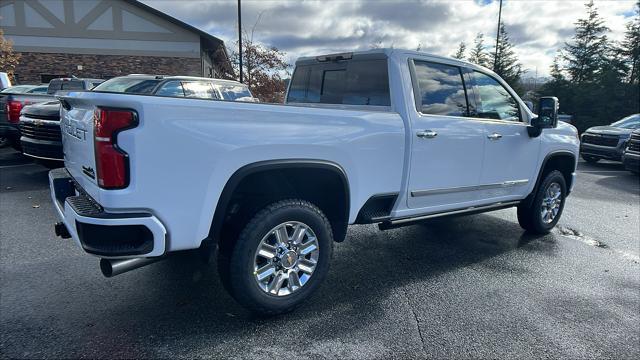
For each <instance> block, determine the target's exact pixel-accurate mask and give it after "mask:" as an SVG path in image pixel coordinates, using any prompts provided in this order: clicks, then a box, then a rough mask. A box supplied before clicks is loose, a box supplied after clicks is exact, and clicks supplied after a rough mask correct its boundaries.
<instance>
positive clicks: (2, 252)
mask: <svg viewBox="0 0 640 360" xmlns="http://www.w3.org/2000/svg"><path fill="white" fill-rule="evenodd" d="M54 222H56V217H55V214H54V210H53V208H52V205H51V200H50V197H49V190H48V184H47V169H45V168H44V167H41V166H39V165H35V164H32V163H30V161H29V160H27V159H25V158H24V157H22V156H20V155H19V154H17V153H15V152H13V151H11V150H9V149H0V327H1V329H0V354H1V356H2V357H3V358H41V357H48V358H81V357H82V358H132V357H147V358H176V357H181V358H194V357H233V358H238V357H240V358H341V359H342V358H416V357H426V358H505V357H535V358H541V357H545V358H549V357H550V358H558V357H565V358H572V359H577V358H581V359H582V358H616V359H619V358H638V357H639V356H640V184H639V180H638V176H637V175H633V174H631V173H628V172H626V171H624V170H623V169H622V168H621V167H620V165H619V164H615V163H611V162H603V163H601V164H596V165H587V164H585V163H580V165H579V174H578V183H577V185H576V187H575V190H574V193H573V194H572V195H571V196H570V198H569V199H568V202H567V206H566V208H565V212H564V215H563V218H562V219H561V221H560V224H559V225H560V226H559V228H558V229H557V231H555V232H553V233H552V234H549V235H547V236H544V237H532V236H530V235H528V234H526V233H524V232H523V231H522V230H521V228H520V227H519V226H518V224H517V221H516V217H515V210H513V209H510V210H502V211H498V212H494V213H489V214H480V215H473V216H468V217H459V218H451V219H442V220H438V221H431V222H428V223H425V224H420V225H414V226H409V227H405V228H400V229H395V230H390V231H386V232H381V231H378V230H377V228H376V227H375V226H354V227H352V228H350V230H349V234H348V238H347V240H346V241H345V242H344V243H340V244H336V246H335V252H334V258H333V260H332V264H331V269H330V273H329V276H328V279H327V281H326V282H325V283H324V284H323V286H322V287H321V289H320V290H319V291H318V292H317V293H316V294H315V296H314V297H313V298H312V299H311V300H310V301H309V302H308V303H307V304H305V305H304V306H303V307H301V308H300V309H298V310H297V311H295V312H294V313H292V314H288V315H285V316H281V317H276V318H268V319H264V318H255V317H252V316H251V315H250V314H249V313H247V312H246V311H245V310H244V309H243V308H241V307H240V306H238V305H237V304H236V303H235V302H234V301H233V300H232V299H231V298H230V297H229V296H228V295H227V294H226V293H225V292H224V290H223V288H222V285H221V284H220V281H219V280H218V277H217V273H216V271H215V265H208V266H207V265H204V264H201V263H200V262H198V261H196V259H195V256H194V255H193V254H189V253H185V254H181V255H180V256H176V257H174V258H172V259H169V260H167V261H164V262H159V263H156V264H153V265H150V266H148V267H145V268H142V269H139V270H136V271H133V272H130V273H126V274H123V275H120V276H117V277H114V278H111V279H106V278H104V277H103V276H102V275H101V273H100V271H99V268H98V260H97V259H96V258H94V257H91V256H88V255H85V254H84V253H83V252H82V251H81V250H80V249H79V248H77V247H76V246H75V245H74V243H72V242H71V241H69V240H62V239H59V238H56V237H55V236H54V235H53V231H52V224H53V223H54Z"/></svg>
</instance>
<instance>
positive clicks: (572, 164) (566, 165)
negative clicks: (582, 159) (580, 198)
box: [523, 150, 577, 206]
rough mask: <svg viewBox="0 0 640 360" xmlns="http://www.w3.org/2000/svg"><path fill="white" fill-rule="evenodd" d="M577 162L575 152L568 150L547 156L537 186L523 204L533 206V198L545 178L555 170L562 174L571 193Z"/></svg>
mask: <svg viewBox="0 0 640 360" xmlns="http://www.w3.org/2000/svg"><path fill="white" fill-rule="evenodd" d="M576 162H577V158H576V155H575V154H574V153H573V152H571V151H568V150H558V151H553V152H550V153H549V154H547V155H546V156H545V158H544V160H542V164H541V166H540V169H539V170H538V176H537V178H536V184H535V186H534V187H533V190H532V191H531V193H530V194H529V196H527V198H525V199H524V200H523V202H524V203H525V204H526V205H527V206H530V205H531V203H532V202H533V198H534V197H535V194H536V192H537V191H538V188H539V186H540V183H541V182H542V180H543V179H544V176H545V175H546V174H548V173H549V172H550V171H553V170H558V171H560V172H561V173H562V175H563V176H564V179H565V182H566V185H567V191H569V189H571V185H572V182H573V175H572V174H573V172H574V171H575V169H576ZM567 195H569V192H567Z"/></svg>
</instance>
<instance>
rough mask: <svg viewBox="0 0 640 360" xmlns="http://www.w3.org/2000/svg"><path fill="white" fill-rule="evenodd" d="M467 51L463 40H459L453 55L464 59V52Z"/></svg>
mask: <svg viewBox="0 0 640 360" xmlns="http://www.w3.org/2000/svg"><path fill="white" fill-rule="evenodd" d="M466 51H467V44H465V43H464V41H460V45H458V51H456V53H455V54H454V55H453V57H454V58H456V59H460V60H462V59H464V53H465V52H466Z"/></svg>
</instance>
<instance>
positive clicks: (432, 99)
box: [414, 61, 468, 116]
mask: <svg viewBox="0 0 640 360" xmlns="http://www.w3.org/2000/svg"><path fill="white" fill-rule="evenodd" d="M414 65H415V77H416V79H415V81H417V84H416V85H417V88H418V92H419V93H418V94H417V95H418V101H417V102H418V109H419V110H420V112H421V113H424V114H433V115H448V116H467V114H468V109H467V98H466V95H465V90H464V83H463V80H462V73H461V71H460V68H459V67H457V66H451V65H445V64H438V63H432V62H426V61H415V62H414Z"/></svg>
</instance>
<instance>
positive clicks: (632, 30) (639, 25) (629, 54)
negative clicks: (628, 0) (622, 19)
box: [621, 0, 640, 84]
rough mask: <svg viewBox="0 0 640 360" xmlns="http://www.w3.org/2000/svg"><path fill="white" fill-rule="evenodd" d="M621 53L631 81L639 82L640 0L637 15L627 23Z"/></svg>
mask: <svg viewBox="0 0 640 360" xmlns="http://www.w3.org/2000/svg"><path fill="white" fill-rule="evenodd" d="M621 55H622V56H623V57H624V60H623V61H624V62H625V64H626V65H627V69H628V73H627V76H628V81H629V83H630V84H633V83H638V82H639V81H640V0H639V1H638V2H636V16H635V17H634V18H633V19H632V20H631V21H630V22H629V23H627V30H626V31H625V36H624V40H623V41H622V44H621Z"/></svg>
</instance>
